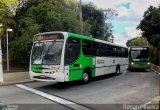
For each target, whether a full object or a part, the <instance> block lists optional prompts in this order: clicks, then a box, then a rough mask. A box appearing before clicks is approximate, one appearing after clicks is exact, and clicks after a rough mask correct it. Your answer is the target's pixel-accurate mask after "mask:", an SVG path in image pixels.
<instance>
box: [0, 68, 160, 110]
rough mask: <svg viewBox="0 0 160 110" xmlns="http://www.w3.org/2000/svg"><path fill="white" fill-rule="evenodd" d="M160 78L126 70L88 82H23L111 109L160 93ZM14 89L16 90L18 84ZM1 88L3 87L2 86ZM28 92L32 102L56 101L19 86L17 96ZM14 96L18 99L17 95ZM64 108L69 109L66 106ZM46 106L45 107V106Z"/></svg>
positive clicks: (151, 73) (142, 72) (146, 100)
mask: <svg viewBox="0 0 160 110" xmlns="http://www.w3.org/2000/svg"><path fill="white" fill-rule="evenodd" d="M159 79H160V76H159V75H157V74H156V73H154V72H152V71H145V72H144V71H134V72H129V71H126V72H124V73H123V74H121V75H119V76H115V75H105V76H101V77H97V78H94V79H93V80H92V81H91V82H90V83H88V84H85V85H82V84H81V83H80V82H79V81H76V82H69V83H53V82H32V83H26V84H23V85H24V86H26V87H30V88H32V89H35V90H38V91H41V92H44V93H47V94H50V95H53V96H56V97H59V98H62V99H65V100H68V101H70V102H73V103H77V104H82V105H83V106H85V107H89V108H94V109H100V108H101V109H104V108H105V106H106V105H107V107H111V108H112V109H113V106H117V107H118V106H119V105H117V104H120V106H121V105H122V104H144V103H146V102H148V101H150V100H151V99H152V98H154V97H155V96H157V95H159V89H160V85H159ZM13 87H14V88H17V87H16V86H10V88H13ZM6 88H7V87H5V89H6ZM1 89H3V88H0V90H1ZM17 89H18V90H19V89H20V88H17ZM10 90H11V89H10ZM20 90H21V89H20ZM3 91H5V90H4V89H3ZM6 91H7V89H6ZM29 94H30V97H31V99H32V100H31V99H30V100H31V102H32V103H34V100H35V101H38V103H41V102H42V103H43V104H44V103H45V102H46V103H47V104H48V103H51V104H52V103H53V104H55V103H57V102H54V101H51V100H47V99H45V98H42V97H41V96H37V95H36V94H34V93H30V92H29V91H26V90H21V92H20V94H18V92H17V95H18V97H19V98H20V96H21V95H23V96H24V97H27V95H29ZM1 95H2V94H1V91H0V101H2V100H1V98H4V99H5V101H4V102H5V103H8V102H7V99H6V98H7V96H6V97H5V93H4V92H3V96H1ZM10 96H11V94H10ZM11 97H14V96H11ZM28 98H29V97H28ZM26 99H27V98H26ZM15 100H18V98H17V99H15ZM28 100H29V99H28ZM8 101H9V99H8ZM12 101H13V103H14V99H12ZM12 101H9V103H12ZM24 102H25V99H23V100H22V103H24ZM29 102H30V101H29ZM56 106H58V108H59V109H64V107H65V106H63V105H61V104H57V105H56ZM48 107H49V106H48ZM66 108H67V109H69V108H68V107H66ZM46 110H48V109H47V108H46Z"/></svg>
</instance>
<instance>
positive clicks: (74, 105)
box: [16, 84, 93, 110]
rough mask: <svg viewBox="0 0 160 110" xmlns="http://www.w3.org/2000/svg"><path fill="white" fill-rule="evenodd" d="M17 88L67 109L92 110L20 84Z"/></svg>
mask: <svg viewBox="0 0 160 110" xmlns="http://www.w3.org/2000/svg"><path fill="white" fill-rule="evenodd" d="M16 86H17V87H19V88H21V89H24V90H27V91H29V92H32V93H34V94H37V95H39V96H42V97H44V98H47V99H49V100H52V101H54V102H57V103H59V104H62V105H65V106H67V107H69V108H72V109H75V110H93V109H91V108H88V107H85V106H82V105H80V104H77V103H74V102H71V101H68V100H66V99H63V98H60V97H57V96H54V95H51V94H47V93H44V92H42V91H38V90H36V89H33V88H30V87H27V86H24V85H22V84H17V85H16Z"/></svg>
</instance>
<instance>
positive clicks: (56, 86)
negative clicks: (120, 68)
mask: <svg viewBox="0 0 160 110" xmlns="http://www.w3.org/2000/svg"><path fill="white" fill-rule="evenodd" d="M113 77H116V75H115V74H107V75H103V76H98V77H94V78H92V79H91V80H90V82H89V83H88V84H82V82H81V80H78V81H71V82H59V83H54V84H49V85H45V86H41V87H37V88H36V89H44V90H47V89H54V90H55V89H57V90H65V89H69V88H74V87H79V86H85V85H87V86H88V85H90V84H91V82H92V83H94V82H96V81H101V80H105V79H109V78H113Z"/></svg>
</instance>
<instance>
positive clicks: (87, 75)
mask: <svg viewBox="0 0 160 110" xmlns="http://www.w3.org/2000/svg"><path fill="white" fill-rule="evenodd" d="M89 79H90V77H89V74H88V73H87V72H84V73H83V75H82V83H83V84H87V83H88V82H89Z"/></svg>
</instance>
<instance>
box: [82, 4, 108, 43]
mask: <svg viewBox="0 0 160 110" xmlns="http://www.w3.org/2000/svg"><path fill="white" fill-rule="evenodd" d="M82 12H83V20H84V21H88V22H89V24H91V31H90V33H91V35H92V36H93V37H94V38H98V39H103V40H104V39H105V37H106V36H109V35H110V34H111V31H110V29H109V25H107V24H105V18H104V12H103V10H101V9H97V8H96V6H94V4H92V3H89V4H85V5H83V6H82Z"/></svg>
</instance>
